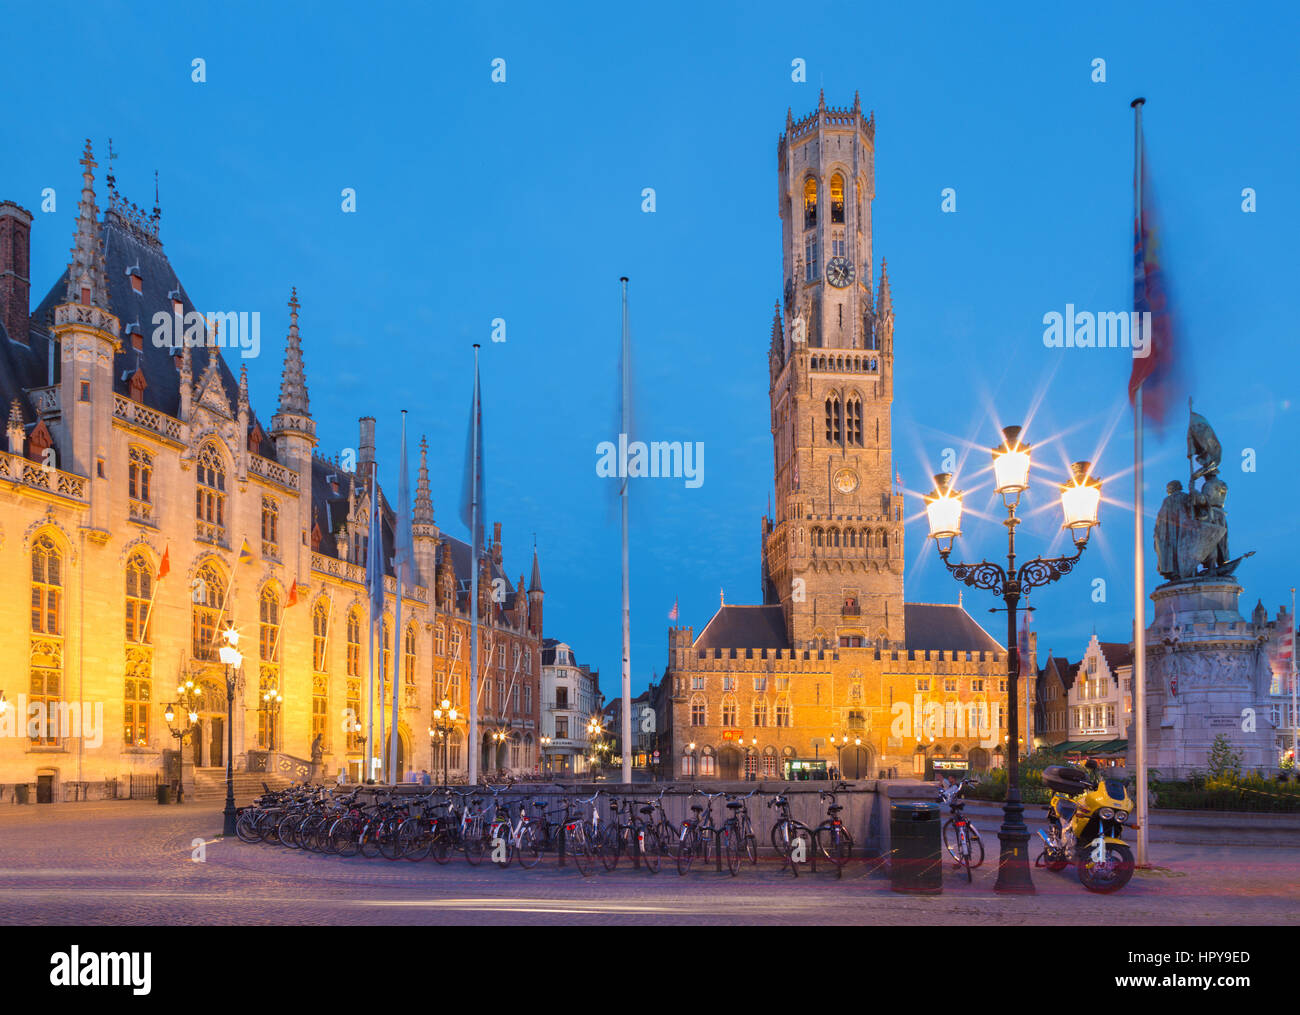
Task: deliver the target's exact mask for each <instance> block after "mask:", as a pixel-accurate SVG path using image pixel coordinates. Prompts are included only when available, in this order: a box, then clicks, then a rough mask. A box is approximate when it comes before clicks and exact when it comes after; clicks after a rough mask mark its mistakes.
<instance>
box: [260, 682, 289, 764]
mask: <svg viewBox="0 0 1300 1015" xmlns="http://www.w3.org/2000/svg"><path fill="white" fill-rule="evenodd" d="M283 704H284V695H282V694H281V693H280V692H279V690H278V689H276V688H274V687H272V688H269V689H268V690H267V691H266V693H265V694H263V695H262V707H263V708H264V709H265V710H266V749H267V751H268V752H271V751H274V750H275V717H276V716H278V715H279V714H280V706H281V705H283Z"/></svg>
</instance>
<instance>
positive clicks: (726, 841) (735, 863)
mask: <svg viewBox="0 0 1300 1015" xmlns="http://www.w3.org/2000/svg"><path fill="white" fill-rule="evenodd" d="M720 834H721V836H722V844H721V846H720V847H719V848H720V849H721V850H722V856H723V858H724V859H725V860H726V861H727V870H728V871H729V872H730V873H731V876H732V877H733V878H734V877H735V876H736V875H737V874H739V873H740V845H739V843H737V841H736V830H735V829H734V828H733V827H732V826H731V825H724V826H723V829H722V832H721V833H720Z"/></svg>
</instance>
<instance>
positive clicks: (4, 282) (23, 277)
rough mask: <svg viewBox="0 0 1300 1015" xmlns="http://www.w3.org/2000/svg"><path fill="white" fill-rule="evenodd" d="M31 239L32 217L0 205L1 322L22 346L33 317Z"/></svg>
mask: <svg viewBox="0 0 1300 1015" xmlns="http://www.w3.org/2000/svg"><path fill="white" fill-rule="evenodd" d="M31 238H32V213H31V212H29V211H27V210H26V209H25V208H20V207H18V205H16V204H14V203H13V202H12V201H0V322H2V323H3V324H4V328H5V331H7V332H8V333H9V337H10V338H11V339H12V340H13V341H15V342H21V343H22V344H23V345H27V343H28V331H27V326H28V320H29V318H30V317H31V290H32V283H31Z"/></svg>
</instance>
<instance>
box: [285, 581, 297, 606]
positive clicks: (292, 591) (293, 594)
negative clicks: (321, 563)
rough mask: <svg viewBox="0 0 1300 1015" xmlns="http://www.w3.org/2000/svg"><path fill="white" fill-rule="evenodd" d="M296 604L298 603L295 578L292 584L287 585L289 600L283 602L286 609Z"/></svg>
mask: <svg viewBox="0 0 1300 1015" xmlns="http://www.w3.org/2000/svg"><path fill="white" fill-rule="evenodd" d="M296 605H298V582H297V580H295V581H294V583H293V584H292V585H290V586H289V601H288V602H287V603H285V604H284V608H285V609H286V610H287V609H288V608H289V607H290V606H296Z"/></svg>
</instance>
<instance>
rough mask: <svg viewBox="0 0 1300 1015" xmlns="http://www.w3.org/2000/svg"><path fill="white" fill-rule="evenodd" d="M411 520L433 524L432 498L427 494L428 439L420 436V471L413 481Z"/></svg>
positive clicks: (416, 522) (419, 523) (420, 523)
mask: <svg viewBox="0 0 1300 1015" xmlns="http://www.w3.org/2000/svg"><path fill="white" fill-rule="evenodd" d="M411 520H412V521H413V522H414V523H415V524H416V525H432V524H433V498H432V497H431V496H430V495H429V441H428V439H427V438H425V437H421V438H420V472H419V478H418V479H417V480H416V481H415V510H414V512H413V513H412V515H411Z"/></svg>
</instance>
